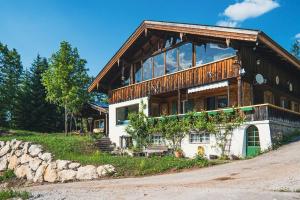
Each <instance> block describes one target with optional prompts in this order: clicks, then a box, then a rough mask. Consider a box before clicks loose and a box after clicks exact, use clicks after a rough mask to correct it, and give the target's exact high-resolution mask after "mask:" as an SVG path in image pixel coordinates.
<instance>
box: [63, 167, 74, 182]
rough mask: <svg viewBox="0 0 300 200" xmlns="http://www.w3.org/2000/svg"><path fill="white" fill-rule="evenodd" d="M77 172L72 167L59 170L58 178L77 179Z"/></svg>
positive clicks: (65, 179)
mask: <svg viewBox="0 0 300 200" xmlns="http://www.w3.org/2000/svg"><path fill="white" fill-rule="evenodd" d="M76 174H77V172H76V171H74V170H71V169H68V170H62V171H59V172H58V178H59V180H60V181H61V182H66V181H73V180H75V179H76Z"/></svg>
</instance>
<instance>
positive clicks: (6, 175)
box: [0, 169, 16, 183]
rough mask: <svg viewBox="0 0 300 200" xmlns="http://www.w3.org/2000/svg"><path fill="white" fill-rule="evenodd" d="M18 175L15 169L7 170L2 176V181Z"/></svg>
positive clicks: (0, 180) (0, 178)
mask: <svg viewBox="0 0 300 200" xmlns="http://www.w3.org/2000/svg"><path fill="white" fill-rule="evenodd" d="M15 177H16V175H15V173H14V171H13V170H10V169H9V170H6V171H4V172H3V174H2V175H1V176H0V183H2V182H5V181H8V180H11V179H13V178H15Z"/></svg>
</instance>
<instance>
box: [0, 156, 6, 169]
mask: <svg viewBox="0 0 300 200" xmlns="http://www.w3.org/2000/svg"><path fill="white" fill-rule="evenodd" d="M7 164H8V157H7V156H6V155H5V156H2V157H1V158H0V171H5V170H7Z"/></svg>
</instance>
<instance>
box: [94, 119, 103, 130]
mask: <svg viewBox="0 0 300 200" xmlns="http://www.w3.org/2000/svg"><path fill="white" fill-rule="evenodd" d="M94 128H101V129H102V128H104V119H99V120H95V121H94Z"/></svg>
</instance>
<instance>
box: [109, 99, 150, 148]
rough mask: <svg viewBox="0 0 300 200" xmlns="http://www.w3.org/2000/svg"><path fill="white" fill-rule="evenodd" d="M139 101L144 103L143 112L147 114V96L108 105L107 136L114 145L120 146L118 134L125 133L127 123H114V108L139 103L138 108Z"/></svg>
mask: <svg viewBox="0 0 300 200" xmlns="http://www.w3.org/2000/svg"><path fill="white" fill-rule="evenodd" d="M141 102H143V103H144V104H145V105H146V106H145V109H144V113H145V114H146V115H148V97H144V98H140V99H134V100H131V101H126V102H121V103H116V104H111V105H109V107H108V110H109V137H110V140H111V141H112V143H115V144H116V147H119V146H120V136H122V135H127V133H126V131H125V127H126V126H127V125H117V123H116V109H117V108H120V107H124V106H129V105H134V104H140V106H139V108H140V109H142V106H141Z"/></svg>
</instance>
